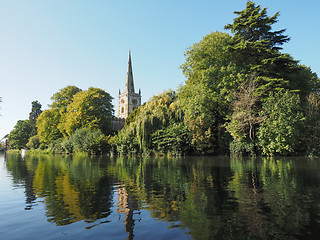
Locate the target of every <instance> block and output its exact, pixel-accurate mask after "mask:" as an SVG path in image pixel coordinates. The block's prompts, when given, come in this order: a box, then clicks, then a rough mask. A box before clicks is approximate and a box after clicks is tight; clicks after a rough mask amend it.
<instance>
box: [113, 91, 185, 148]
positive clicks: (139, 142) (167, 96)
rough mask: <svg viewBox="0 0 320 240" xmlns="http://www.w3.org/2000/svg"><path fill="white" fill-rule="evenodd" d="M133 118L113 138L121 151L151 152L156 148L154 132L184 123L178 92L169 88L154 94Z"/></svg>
mask: <svg viewBox="0 0 320 240" xmlns="http://www.w3.org/2000/svg"><path fill="white" fill-rule="evenodd" d="M132 118H133V119H135V120H134V121H133V120H132V121H127V124H126V126H125V127H124V128H123V129H122V130H121V131H119V133H118V135H117V136H116V137H115V138H114V139H113V144H114V145H115V146H116V147H117V150H118V152H120V153H137V152H144V153H150V152H152V151H154V150H156V149H154V148H153V147H154V146H153V145H152V139H153V134H154V133H155V132H157V131H158V130H160V129H166V128H167V127H169V126H172V125H174V124H175V123H177V124H179V123H182V122H183V112H182V110H181V105H180V103H179V101H178V100H177V95H176V93H175V92H174V91H172V90H169V91H165V92H163V93H162V94H159V95H157V96H153V97H152V99H151V100H150V101H148V102H147V103H145V104H144V105H143V106H140V107H139V110H137V111H136V112H135V113H134V116H133V117H132ZM164 131H165V130H164ZM168 147H169V146H168Z"/></svg>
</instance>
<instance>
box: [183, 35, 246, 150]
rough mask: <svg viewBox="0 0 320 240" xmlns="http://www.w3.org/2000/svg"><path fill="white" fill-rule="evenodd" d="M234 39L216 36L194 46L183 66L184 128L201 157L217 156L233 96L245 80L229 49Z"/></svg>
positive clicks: (208, 37) (187, 52)
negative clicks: (190, 134)
mask: <svg viewBox="0 0 320 240" xmlns="http://www.w3.org/2000/svg"><path fill="white" fill-rule="evenodd" d="M232 41H233V39H232V37H231V36H230V35H228V34H226V33H221V32H213V33H211V34H208V35H207V36H205V37H204V38H203V39H202V40H201V41H200V42H199V43H196V44H194V45H193V46H192V47H191V48H189V49H188V50H187V51H186V53H185V56H186V61H185V63H184V64H183V65H182V66H181V68H182V71H183V73H184V75H185V76H186V78H187V80H186V84H185V85H184V86H182V87H181V88H180V89H179V93H178V96H179V101H180V102H181V107H182V109H183V111H184V113H185V118H184V120H185V124H186V125H187V126H188V129H189V130H190V131H191V132H192V135H193V136H192V144H193V146H194V147H195V148H196V149H197V150H198V151H200V152H202V153H212V152H214V151H215V152H216V153H218V151H217V149H220V148H223V147H222V146H221V143H222V141H221V139H222V138H223V137H222V133H223V132H224V128H223V124H224V122H225V116H226V115H227V113H228V111H229V105H230V103H231V101H232V94H231V92H233V91H234V89H237V88H238V87H239V86H240V85H241V84H242V82H244V80H245V75H244V74H242V73H241V69H238V67H237V66H236V65H235V64H233V63H232V61H231V60H232V54H231V53H230V51H229V50H228V49H229V46H230V45H231V44H232Z"/></svg>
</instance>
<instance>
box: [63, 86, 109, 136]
mask: <svg viewBox="0 0 320 240" xmlns="http://www.w3.org/2000/svg"><path fill="white" fill-rule="evenodd" d="M111 101H112V97H111V96H110V94H109V93H107V92H106V91H104V90H102V89H99V88H93V87H91V88H89V89H88V90H87V91H81V92H78V93H77V94H75V95H74V96H73V101H72V103H70V104H69V105H68V107H67V112H66V113H65V115H64V117H63V123H62V125H61V126H63V127H64V129H65V132H66V133H67V134H68V135H71V134H72V133H73V132H74V131H75V130H76V129H78V128H84V127H86V128H89V129H100V130H101V131H102V132H103V133H104V134H107V133H110V131H111V120H112V116H113V111H114V110H113V105H112V103H111Z"/></svg>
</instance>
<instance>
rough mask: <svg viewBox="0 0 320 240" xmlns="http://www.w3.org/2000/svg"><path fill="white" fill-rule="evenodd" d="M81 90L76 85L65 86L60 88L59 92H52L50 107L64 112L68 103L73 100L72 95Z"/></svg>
mask: <svg viewBox="0 0 320 240" xmlns="http://www.w3.org/2000/svg"><path fill="white" fill-rule="evenodd" d="M81 91H82V90H81V89H80V88H78V87H76V86H67V87H65V88H62V89H60V91H59V92H57V93H55V94H53V96H52V97H51V100H52V104H51V105H50V107H51V108H52V109H58V110H59V111H60V112H61V113H64V112H66V111H67V107H68V105H69V104H70V103H71V102H72V101H73V96H74V95H75V94H76V93H78V92H81Z"/></svg>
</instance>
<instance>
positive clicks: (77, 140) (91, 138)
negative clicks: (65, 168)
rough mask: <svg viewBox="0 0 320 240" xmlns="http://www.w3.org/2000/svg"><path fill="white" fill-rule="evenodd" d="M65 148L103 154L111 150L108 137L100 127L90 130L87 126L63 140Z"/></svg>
mask: <svg viewBox="0 0 320 240" xmlns="http://www.w3.org/2000/svg"><path fill="white" fill-rule="evenodd" d="M62 145H63V147H64V148H65V149H68V150H71V145H72V147H73V149H72V150H73V151H76V152H87V153H89V154H103V153H108V152H109V151H110V146H109V144H108V139H107V137H106V136H105V135H104V134H103V133H102V132H101V130H100V129H97V130H90V129H87V128H80V129H77V130H76V131H75V132H74V133H73V134H72V135H71V136H70V137H69V139H68V140H65V141H64V142H62Z"/></svg>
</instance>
